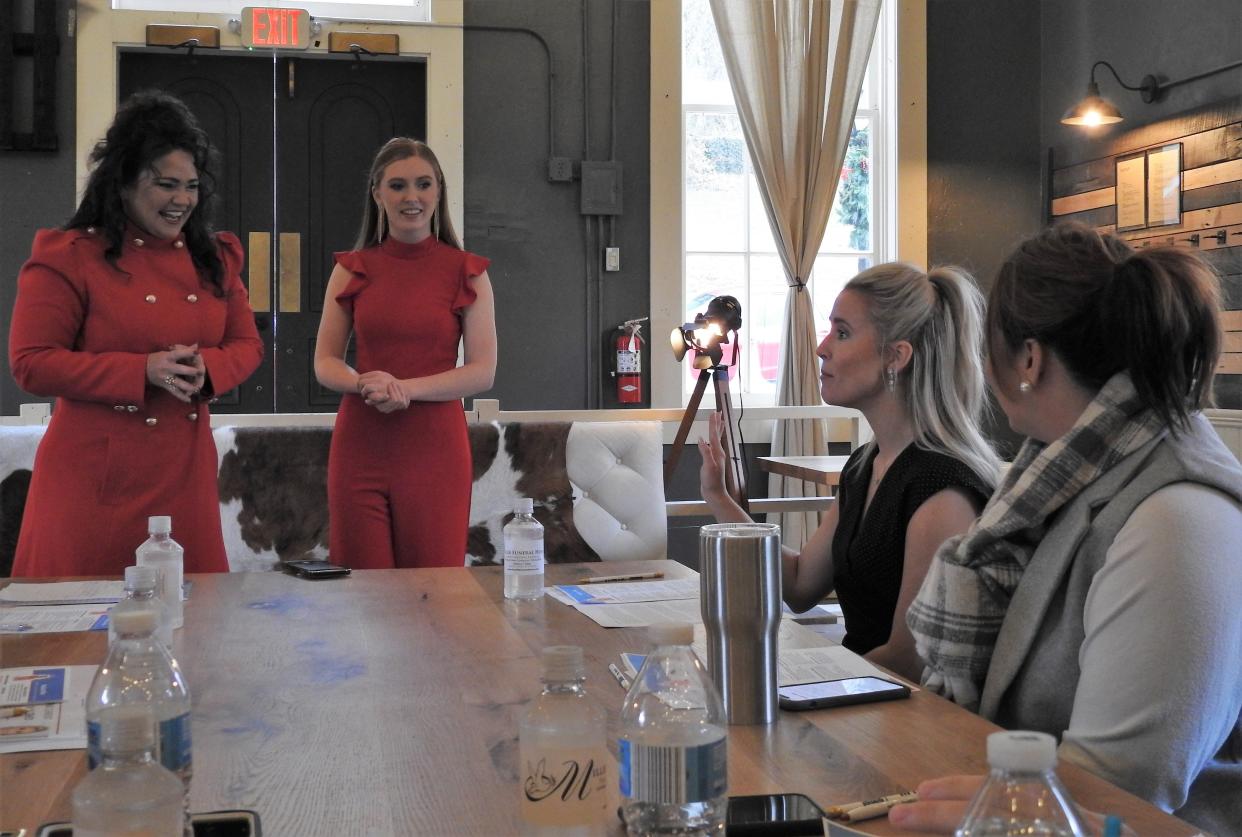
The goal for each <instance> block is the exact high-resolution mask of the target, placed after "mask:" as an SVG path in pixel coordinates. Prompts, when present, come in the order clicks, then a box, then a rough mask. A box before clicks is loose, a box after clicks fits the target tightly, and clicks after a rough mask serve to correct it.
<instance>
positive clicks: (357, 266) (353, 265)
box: [332, 250, 369, 316]
mask: <svg viewBox="0 0 1242 837" xmlns="http://www.w3.org/2000/svg"><path fill="white" fill-rule="evenodd" d="M332 258H334V259H335V260H336V263H337V264H339V265H340V266H341V267H343V268H345V269H346V270H348V271H349V274H350V276H349V283H348V284H346V285H345V290H343V291H341V292H340V293H339V294H337V295H336V301H337V302H338V303H340V306H341V307H342V308H344V309H345V310H346V311H348V312H349V313H350V315H351V316H352V315H353V313H354V297H356V296H358V294H360V293H361V292H362V290H363V289H364V288H365V287H366V286H367V285H368V284H369V280H368V279H367V268H366V262H365V261H363V258H362V254H361V253H359V252H358V251H357V250H343V251H341V252H337V253H333V254H332Z"/></svg>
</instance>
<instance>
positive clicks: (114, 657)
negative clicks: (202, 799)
mask: <svg viewBox="0 0 1242 837" xmlns="http://www.w3.org/2000/svg"><path fill="white" fill-rule="evenodd" d="M109 621H110V622H111V624H112V626H113V628H114V629H115V630H116V641H115V642H114V643H113V644H112V646H111V647H110V648H109V649H108V657H107V659H106V660H104V664H103V665H102V666H100V667H99V671H97V672H95V679H94V680H93V681H91V687H90V690H89V691H88V692H87V693H86V741H87V744H86V747H87V760H88V763H89V765H90V767H91V769H94V768H95V767H97V766H98V765H99V764H100V763H101V762H102V761H103V743H104V740H103V729H104V726H105V722H106V721H107V719H108V718H109V716H110V715H111V714H112V713H113V712H115V711H116V710H117V709H125V710H129V709H131V708H132V707H139V708H142V709H144V710H145V711H147V712H148V713H150V715H151V716H152V717H153V718H154V719H155V725H156V732H155V758H156V760H157V761H159V762H160V764H162V765H163V766H164V767H166V768H168V769H169V770H171V771H172V772H173V773H174V774H176V775H177V776H178V777H180V778H181V781H182V782H183V784H184V785H185V789H186V790H189V787H190V776H191V774H192V772H193V761H192V758H191V747H190V691H189V689H187V688H186V685H185V678H184V677H182V676H181V669H180V667H178V665H177V661H176V660H174V659H173V658H172V656H171V655H170V654H169V653H168V649H167V648H165V647H164V645H163V643H161V642H160V641H159V639H158V638H157V637H156V633H155V632H156V630H157V628H158V625H159V615H158V614H157V613H156V612H155V610H153V609H151V608H137V609H133V610H121V611H120V612H116V611H115V609H114V612H113V615H112V618H111V619H110V620H109Z"/></svg>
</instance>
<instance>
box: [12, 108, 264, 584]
mask: <svg viewBox="0 0 1242 837" xmlns="http://www.w3.org/2000/svg"><path fill="white" fill-rule="evenodd" d="M211 153H212V152H211V146H210V144H209V142H208V140H207V136H206V134H204V133H203V131H202V130H200V129H199V127H198V125H197V123H196V122H195V120H194V117H193V116H192V115H191V113H190V111H189V110H188V109H187V108H186V106H185V105H184V104H182V103H181V102H180V101H179V100H177V99H175V98H173V97H171V96H168V95H166V94H162V93H141V94H137V95H135V96H133V97H131V98H130V99H129V100H127V101H126V103H125V104H124V105H123V106H122V107H121V108H120V109H119V110H118V111H117V114H116V118H115V119H114V121H113V123H112V126H111V127H110V128H109V129H108V134H107V137H106V139H104V140H103V141H102V142H100V143H99V144H98V145H97V146H96V147H95V149H94V151H93V152H92V153H91V163H92V166H93V168H92V171H91V174H90V179H89V180H88V182H87V185H86V190H85V192H84V194H83V197H82V202H81V204H80V205H79V206H78V209H77V212H76V213H75V214H74V216H73V218H71V219H70V221H69V223H68V224H67V225H66V226H65V228H64V229H54V230H40V231H39V233H38V234H37V235H36V236H35V241H34V246H33V248H32V251H31V255H30V259H29V261H27V262H26V264H25V265H23V266H22V269H21V273H20V274H19V276H18V292H17V300H16V302H15V304H14V307H13V320H12V326H11V328H10V331H9V358H10V361H11V364H12V368H13V376H14V377H15V378H16V379H17V383H18V385H20V386H21V387H22V389H24V390H26V391H27V392H31V393H34V394H36V395H41V396H56V399H57V400H56V405H55V408H54V409H53V411H52V420H51V423H50V424H49V425H48V428H47V432H46V433H45V434H44V436H43V440H42V442H41V443H40V445H39V450H38V452H37V453H36V455H35V463H34V470H33V473H32V476H31V483H30V491H29V494H28V496H27V500H26V511H25V516H24V518H23V520H22V528H21V534H20V536H19V538H18V542H17V554H16V557H15V559H14V562H13V575H14V576H57V575H94V574H106V575H117V574H120V573H121V572H122V570H123V568H124V567H126V566H127V565H129V564H132V563H133V562H134V550H135V549H136V548H137V547H138V545H139V544H141V543H142V542H143V541H144V540H146V537H147V518H148V517H149V516H150V515H158V514H166V515H171V516H172V519H173V537H174V538H175V539H176V540H177V541H178V542H179V543H180V544H181V545H182V546H184V547H185V568H186V570H187V571H188V572H208V571H227V570H228V561H227V559H226V557H225V553H224V541H223V539H222V537H221V534H220V501H219V497H218V494H217V489H216V470H217V464H216V463H217V460H216V448H215V444H214V442H213V441H212V437H211V421H210V416H209V414H208V410H207V404H206V399H208V398H210V397H211V396H212V395H213V394H214V393H222V392H226V391H228V390H230V389H232V388H233V387H235V386H237V385H238V384H240V383H241V382H242V381H243V380H245V378H246V377H247V376H249V375H250V373H251V372H253V371H254V370H255V368H256V367H257V366H258V365H259V360H260V358H261V356H262V351H263V349H262V343H261V342H260V340H259V336H258V334H257V332H256V331H255V326H254V317H253V315H252V313H251V310H250V304H249V302H248V301H247V297H246V290H245V288H244V287H243V286H242V283H241V279H240V276H239V274H240V271H241V266H242V251H241V245H240V244H239V243H238V241H237V238H236V237H234V236H233V235H231V234H229V233H218V234H213V233H212V232H211V228H210V226H209V224H208V220H207V215H206V214H205V213H204V211H203V210H202V208H200V207H199V204H202V203H206V202H207V201H208V200H209V198H210V192H209V189H208V186H209V184H210V183H211V179H210V171H209V160H210V157H211ZM196 208H197V211H196Z"/></svg>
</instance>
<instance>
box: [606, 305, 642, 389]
mask: <svg viewBox="0 0 1242 837" xmlns="http://www.w3.org/2000/svg"><path fill="white" fill-rule="evenodd" d="M646 320H647V318H646V317H640V318H639V319H637V320H626V321H625V322H623V323H622V324H621V325H619V326H617V332H618V334H617V339H616V350H617V352H616V356H615V360H614V362H613V369H612V376H613V377H614V378H616V379H617V402H618V403H620V404H641V403H642V400H643V355H642V345H643V338H642V336H641V335H640V334H639V331H640V330H641V329H642V327H643V326H642V324H643V323H644V322H646Z"/></svg>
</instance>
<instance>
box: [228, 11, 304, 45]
mask: <svg viewBox="0 0 1242 837" xmlns="http://www.w3.org/2000/svg"><path fill="white" fill-rule="evenodd" d="M310 28H311V16H310V12H308V11H306V9H282V8H273V7H268V6H247V7H246V8H244V9H242V10H241V40H242V46H244V47H247V48H249V49H309V48H310V45H311V43H310Z"/></svg>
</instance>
